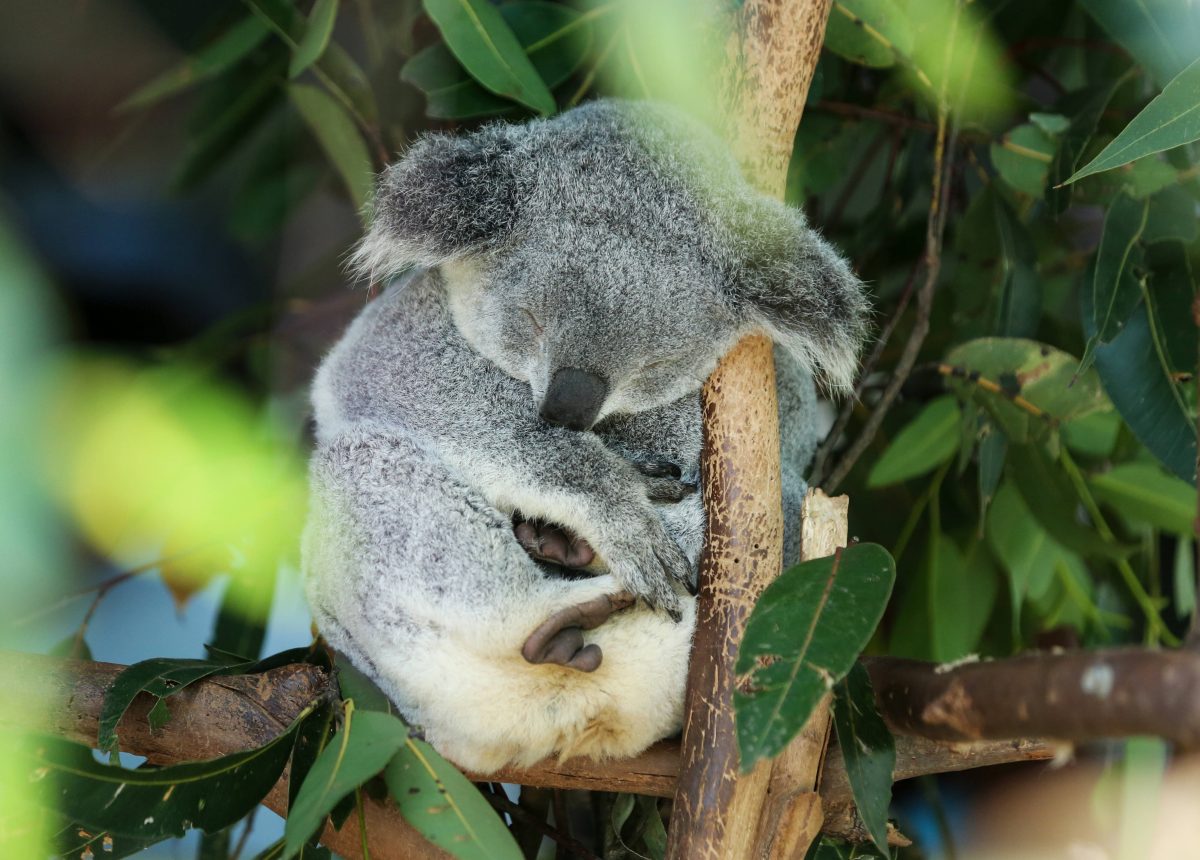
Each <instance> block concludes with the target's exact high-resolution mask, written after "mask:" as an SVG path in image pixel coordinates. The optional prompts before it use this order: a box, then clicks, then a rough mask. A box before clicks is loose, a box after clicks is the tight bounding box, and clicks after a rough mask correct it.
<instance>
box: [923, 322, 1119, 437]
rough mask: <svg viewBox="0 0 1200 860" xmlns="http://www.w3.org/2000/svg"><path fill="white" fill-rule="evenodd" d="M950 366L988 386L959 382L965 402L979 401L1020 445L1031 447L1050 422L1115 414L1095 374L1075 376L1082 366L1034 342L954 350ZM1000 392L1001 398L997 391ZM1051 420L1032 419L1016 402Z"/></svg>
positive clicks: (980, 341) (972, 343) (989, 341)
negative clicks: (968, 398)
mask: <svg viewBox="0 0 1200 860" xmlns="http://www.w3.org/2000/svg"><path fill="white" fill-rule="evenodd" d="M946 363H947V364H949V365H951V366H953V367H956V368H959V369H960V371H961V372H962V373H964V374H965V375H966V376H968V377H970V376H972V375H975V374H977V375H978V377H979V380H987V382H988V383H989V387H988V388H987V389H984V388H983V387H982V386H981V384H980V383H979V382H978V381H977V382H970V381H966V382H959V381H957V379H955V380H954V381H953V385H954V387H955V388H957V389H958V390H959V391H960V392H962V395H963V396H974V397H976V398H978V400H979V402H980V403H981V404H982V405H983V406H984V407H985V408H986V409H987V410H988V412H989V413H991V415H992V417H993V418H994V419H995V420H996V422H997V424H998V425H999V426H1000V427H1001V428H1002V429H1003V430H1004V432H1005V433H1006V434H1007V435H1008V437H1009V440H1010V441H1012V442H1015V443H1023V442H1025V441H1027V440H1028V439H1029V437H1030V435H1031V432H1033V433H1034V435H1037V431H1040V430H1041V429H1043V428H1045V426H1046V419H1047V418H1049V419H1051V420H1053V421H1069V420H1071V419H1073V418H1078V417H1080V416H1083V415H1087V414H1089V413H1091V412H1095V411H1097V410H1102V409H1107V408H1109V403H1108V399H1107V398H1106V397H1105V396H1104V391H1103V389H1102V388H1101V386H1100V380H1099V378H1098V377H1097V375H1096V374H1095V373H1093V372H1085V373H1083V374H1081V375H1079V376H1078V377H1077V378H1076V376H1075V373H1076V369H1077V367H1078V362H1077V361H1076V360H1075V358H1074V357H1073V356H1071V355H1069V354H1068V353H1065V352H1063V351H1062V350H1059V349H1055V348H1054V347H1052V346H1049V345H1048V344H1044V343H1040V342H1038V341H1034V340H1027V339H1024V338H1015V337H984V338H976V339H975V340H969V341H967V342H966V343H962V344H959V345H958V346H956V347H954V348H953V349H952V350H950V352H949V353H948V354H947V355H946ZM990 386H997V387H998V388H999V392H997V391H993V390H991V387H990ZM1018 397H1019V398H1021V400H1022V401H1024V402H1025V403H1028V404H1029V405H1030V406H1032V407H1034V408H1035V409H1036V410H1037V411H1038V412H1040V413H1041V414H1042V415H1044V416H1046V417H1037V416H1036V415H1035V414H1031V412H1030V411H1029V409H1027V408H1025V407H1024V406H1022V405H1021V404H1019V403H1018V402H1016V400H1015V398H1018Z"/></svg>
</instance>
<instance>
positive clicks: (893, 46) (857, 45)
mask: <svg viewBox="0 0 1200 860" xmlns="http://www.w3.org/2000/svg"><path fill="white" fill-rule="evenodd" d="M824 47H826V48H828V49H829V50H830V51H833V52H834V53H835V54H837V55H839V56H841V57H845V58H846V59H847V60H850V61H851V62H852V63H859V64H861V65H864V66H873V67H875V68H886V67H888V66H892V65H894V64H895V62H896V58H897V57H907V56H909V55H910V54H911V53H912V49H913V29H912V24H911V23H910V22H909V20H908V15H907V14H906V13H905V12H904V11H903V10H902V9H901V8H900V7H899V6H897V5H896V3H895V2H893V0H839V2H835V3H834V4H833V8H832V9H831V10H830V14H829V23H828V24H827V26H826V29H825V42H824Z"/></svg>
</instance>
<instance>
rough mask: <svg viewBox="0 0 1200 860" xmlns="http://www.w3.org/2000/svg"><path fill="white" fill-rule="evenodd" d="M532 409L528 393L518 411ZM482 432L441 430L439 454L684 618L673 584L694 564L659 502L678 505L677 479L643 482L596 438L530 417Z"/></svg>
mask: <svg viewBox="0 0 1200 860" xmlns="http://www.w3.org/2000/svg"><path fill="white" fill-rule="evenodd" d="M528 403H529V397H528V394H525V395H524V399H523V401H522V402H520V403H514V404H513V406H514V407H515V408H516V409H517V410H520V412H526V411H527V410H528V407H527V404H528ZM478 429H479V432H473V431H471V432H466V433H464V432H463V431H464V430H466V428H465V427H458V428H455V429H454V430H451V429H450V428H443V431H442V432H441V434H439V439H438V447H439V449H440V450H441V453H442V455H443V456H444V457H445V458H446V459H447V461H448V462H449V463H451V464H452V465H453V466H454V467H455V468H456V469H457V470H458V471H459V472H460V473H461V474H463V475H464V476H468V477H469V480H470V482H471V484H472V485H473V486H476V487H478V488H479V489H480V490H481V491H482V492H483V493H484V494H485V495H486V496H487V497H488V500H489V501H490V502H491V503H492V504H494V505H496V506H497V507H499V508H501V509H503V510H517V511H520V512H521V514H522V515H523V516H525V517H527V518H540V519H546V520H550V521H552V522H555V523H558V524H559V525H562V526H565V527H567V528H568V529H570V530H571V531H573V532H575V533H576V534H578V535H580V536H581V537H584V538H585V539H586V540H587V541H588V543H590V544H591V546H592V548H593V549H594V550H595V551H596V552H597V553H598V554H599V555H600V557H601V559H602V560H603V562H604V564H605V565H606V566H607V567H608V569H609V572H610V573H612V574H613V576H614V577H615V578H616V579H617V581H618V582H620V583H621V585H622V586H623V587H624V588H626V589H627V590H628V591H630V592H631V593H632V594H634V595H635V596H637V597H640V598H642V599H644V600H646V601H647V603H649V604H650V605H652V606H655V607H658V608H661V609H665V610H667V611H668V612H670V613H672V614H677V613H678V612H679V596H678V594H677V593H676V591H675V589H674V587H673V586H672V582H673V581H674V582H679V583H682V584H684V585H687V584H689V583H690V581H691V578H692V569H691V564H690V563H689V562H688V560H687V557H686V556H685V555H684V553H683V552H682V550H680V548H679V546H678V545H677V544H676V542H675V540H674V539H673V538H672V537H671V536H670V534H669V533H668V532H667V530H666V528H665V527H664V525H663V521H662V519H661V517H659V515H658V512H657V511H656V509H655V505H654V503H655V502H675V501H679V500H680V498H681V493H682V492H683V491H684V485H683V484H682V483H681V482H680V481H678V480H675V479H673V478H668V477H654V476H648V475H644V474H642V473H640V472H639V471H638V470H637V468H635V467H634V466H633V465H632V464H630V463H629V462H628V461H627V460H625V459H624V458H622V457H621V456H620V455H619V454H617V453H615V452H614V451H612V450H610V449H609V448H607V447H606V446H605V445H604V443H603V442H602V441H601V439H600V438H599V437H598V436H596V435H594V434H592V433H589V432H576V431H570V430H565V429H563V428H559V427H551V426H548V425H546V424H544V423H542V422H539V421H537V420H535V419H532V417H531V416H525V420H519V419H518V420H513V416H512V415H511V414H510V415H509V416H508V418H507V419H506V420H503V421H492V422H489V423H487V424H486V426H480V427H479V428H478Z"/></svg>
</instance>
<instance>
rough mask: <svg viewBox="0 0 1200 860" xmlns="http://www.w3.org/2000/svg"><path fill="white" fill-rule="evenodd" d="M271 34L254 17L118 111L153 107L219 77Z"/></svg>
mask: <svg viewBox="0 0 1200 860" xmlns="http://www.w3.org/2000/svg"><path fill="white" fill-rule="evenodd" d="M268 32H270V31H269V30H268V29H267V25H266V24H264V23H263V22H262V21H260V20H259V19H258V18H255V17H253V16H251V17H249V18H245V19H243V20H242V21H240V22H238V23H237V24H235V25H234V26H232V27H230V28H229V30H227V31H226V32H225V33H224V34H223V35H222V36H221V37H220V38H218V39H217V40H216V41H214V42H213V43H212V44H210V45H207V46H206V47H204V48H202V49H200V50H199V51H197V52H196V53H195V54H194V55H192V56H191V57H189V58H188V59H187V60H185V61H184V62H183V63H181V64H180V65H178V66H176V67H175V68H173V69H171V70H170V71H168V72H166V73H164V74H162V75H160V76H159V77H157V78H155V79H154V80H152V81H150V82H149V83H148V84H145V85H143V86H141V87H139V88H138V89H137V91H136V92H134V93H133V94H132V95H130V96H129V97H127V98H126V99H125V100H124V101H123V102H121V103H120V104H119V105H117V108H116V110H117V111H118V112H122V111H127V110H133V109H135V108H146V107H149V106H150V105H154V104H157V103H158V102H160V101H162V100H163V99H165V98H167V97H168V96H172V95H175V94H176V93H178V92H182V91H183V90H186V89H187V88H188V87H191V86H194V85H196V84H198V83H200V82H202V81H206V80H208V79H209V78H212V77H215V76H216V75H219V74H220V73H221V72H223V71H225V70H226V69H228V68H230V67H231V66H233V64H234V63H236V62H237V61H238V60H240V59H242V58H243V57H245V56H247V55H249V53H250V52H251V51H253V50H254V49H255V48H257V47H258V45H259V44H260V43H261V42H262V40H263V39H265V38H266V37H267V33H268Z"/></svg>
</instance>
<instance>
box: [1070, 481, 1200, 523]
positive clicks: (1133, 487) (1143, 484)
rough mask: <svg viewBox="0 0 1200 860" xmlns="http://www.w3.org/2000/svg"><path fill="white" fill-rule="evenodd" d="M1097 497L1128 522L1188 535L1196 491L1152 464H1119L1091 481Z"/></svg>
mask: <svg viewBox="0 0 1200 860" xmlns="http://www.w3.org/2000/svg"><path fill="white" fill-rule="evenodd" d="M1091 485H1092V489H1093V490H1094V491H1095V493H1096V497H1097V498H1099V499H1100V500H1102V501H1105V502H1107V503H1108V504H1110V505H1112V506H1113V507H1114V508H1116V509H1117V510H1118V511H1120V512H1121V514H1122V516H1124V517H1125V518H1126V519H1128V520H1130V521H1131V522H1135V523H1146V524H1148V525H1151V526H1154V527H1155V528H1157V529H1163V530H1164V531H1169V532H1174V533H1175V534H1178V535H1190V534H1191V533H1192V530H1193V526H1194V523H1195V520H1196V488H1195V487H1193V486H1192V485H1191V484H1188V483H1187V482H1186V481H1181V480H1180V479H1179V478H1176V477H1175V476H1173V475H1168V474H1166V473H1164V472H1163V471H1162V470H1161V469H1159V468H1158V467H1157V466H1155V465H1154V464H1153V463H1122V464H1121V465H1119V466H1114V467H1113V468H1112V469H1110V470H1109V471H1107V472H1103V473H1101V474H1099V475H1095V476H1094V477H1092V479H1091Z"/></svg>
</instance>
